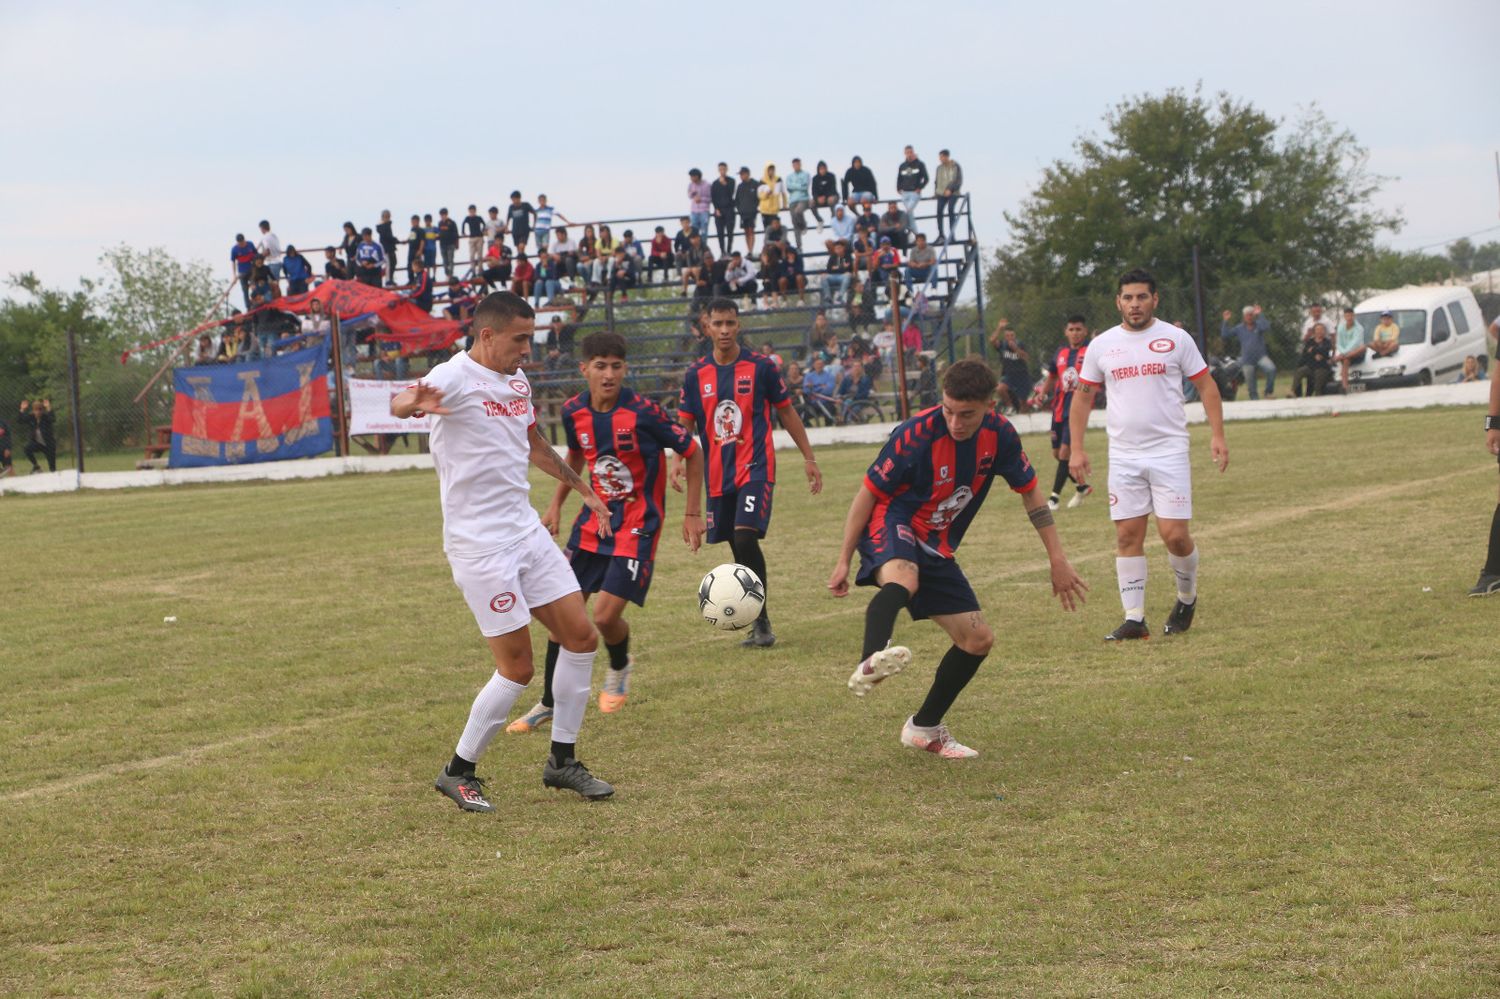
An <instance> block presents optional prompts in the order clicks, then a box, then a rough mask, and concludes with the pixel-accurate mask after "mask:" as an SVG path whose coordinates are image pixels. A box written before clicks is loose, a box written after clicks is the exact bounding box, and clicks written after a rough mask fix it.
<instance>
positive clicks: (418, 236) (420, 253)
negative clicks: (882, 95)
mask: <svg viewBox="0 0 1500 999" xmlns="http://www.w3.org/2000/svg"><path fill="white" fill-rule="evenodd" d="M426 259H427V229H426V227H425V226H423V225H422V216H420V215H413V216H412V217H411V227H410V228H409V229H407V231H406V273H407V274H408V275H410V274H411V272H412V267H413V266H414V265H415V264H416V263H417V261H419V260H421V261H425V260H426Z"/></svg>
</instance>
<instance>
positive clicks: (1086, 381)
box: [1078, 375, 1104, 388]
mask: <svg viewBox="0 0 1500 999" xmlns="http://www.w3.org/2000/svg"><path fill="white" fill-rule="evenodd" d="M1078 384H1080V385H1092V386H1094V387H1095V388H1098V387H1099V386H1100V385H1103V384H1104V383H1103V382H1096V381H1094V380H1093V379H1092V378H1085V377H1083V376H1082V375H1079V376H1078Z"/></svg>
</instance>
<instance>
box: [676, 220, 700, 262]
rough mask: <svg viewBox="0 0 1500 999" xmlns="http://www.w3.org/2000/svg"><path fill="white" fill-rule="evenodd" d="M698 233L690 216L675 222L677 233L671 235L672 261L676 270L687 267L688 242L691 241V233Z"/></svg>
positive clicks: (698, 230)
mask: <svg viewBox="0 0 1500 999" xmlns="http://www.w3.org/2000/svg"><path fill="white" fill-rule="evenodd" d="M700 231H701V230H700V229H698V227H697V226H695V225H693V220H692V217H691V216H688V215H684V216H683V217H682V218H680V219H678V220H677V231H676V232H674V233H673V234H672V261H673V263H675V264H676V265H677V268H678V270H681V269H682V268H683V267H685V266H687V251H688V245H689V243H688V241H689V240H690V239H692V237H693V233H695V232H700Z"/></svg>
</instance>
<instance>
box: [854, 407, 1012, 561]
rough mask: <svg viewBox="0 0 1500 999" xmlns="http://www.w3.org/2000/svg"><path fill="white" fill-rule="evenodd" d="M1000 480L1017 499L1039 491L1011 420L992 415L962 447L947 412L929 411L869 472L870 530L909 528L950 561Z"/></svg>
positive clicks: (904, 427) (901, 432) (900, 432)
mask: <svg viewBox="0 0 1500 999" xmlns="http://www.w3.org/2000/svg"><path fill="white" fill-rule="evenodd" d="M996 475H999V476H1002V477H1004V479H1005V481H1006V482H1007V483H1009V484H1010V487H1011V489H1013V490H1015V491H1016V492H1018V493H1029V492H1031V490H1033V489H1035V488H1036V481H1037V480H1036V471H1035V470H1034V469H1033V468H1032V467H1031V462H1030V461H1029V460H1028V459H1027V457H1026V452H1025V451H1023V450H1022V449H1021V436H1020V435H1019V434H1017V433H1016V428H1015V427H1014V426H1013V425H1012V424H1011V422H1010V421H1009V420H1007V419H1006V418H1005V417H1003V416H1001V415H1000V414H999V413H996V412H994V411H993V410H991V411H990V412H987V413H986V414H985V416H984V422H983V423H981V424H980V426H979V430H978V431H976V432H975V434H974V436H972V437H970V438H969V439H968V440H964V441H959V440H954V439H953V437H952V436H951V435H950V434H949V433H948V421H947V420H945V419H943V409H942V407H941V406H934V407H932V408H931V409H924V410H923V411H922V412H920V413H918V414H917V415H916V416H913V417H912V418H911V419H909V420H907V421H906V422H905V423H903V424H901V425H900V426H898V427H897V428H896V429H895V430H894V431H893V432H892V433H891V437H890V439H889V440H888V441H886V442H885V447H883V448H881V450H880V455H879V456H878V457H877V458H876V459H875V463H874V464H873V465H871V466H870V469H869V471H868V472H866V473H865V487H866V488H868V489H869V490H870V491H871V492H873V493H874V494H875V496H876V501H875V510H874V512H873V513H872V514H871V516H870V527H871V528H881V525H886V524H889V523H891V522H892V521H895V522H896V523H897V524H910V525H911V529H912V533H913V534H915V535H916V537H917V541H918V542H920V543H921V545H922V546H923V547H924V548H926V549H927V550H928V551H930V552H932V553H933V554H934V555H940V556H942V557H943V558H952V557H953V553H954V551H955V550H956V549H957V548H958V544H959V542H960V541H962V540H963V536H964V532H965V531H966V530H968V528H969V524H970V523H971V522H972V521H973V520H974V514H976V513H978V512H979V507H980V504H982V503H983V502H984V497H985V495H986V494H987V493H988V492H989V489H990V481H991V480H992V479H993V478H994V477H995V476H996Z"/></svg>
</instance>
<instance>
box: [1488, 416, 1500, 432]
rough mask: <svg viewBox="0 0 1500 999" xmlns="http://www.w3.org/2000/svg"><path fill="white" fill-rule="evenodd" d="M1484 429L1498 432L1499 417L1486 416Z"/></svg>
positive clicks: (1499, 428)
mask: <svg viewBox="0 0 1500 999" xmlns="http://www.w3.org/2000/svg"><path fill="white" fill-rule="evenodd" d="M1484 429H1486V430H1500V416H1486V417H1485V418H1484Z"/></svg>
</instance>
